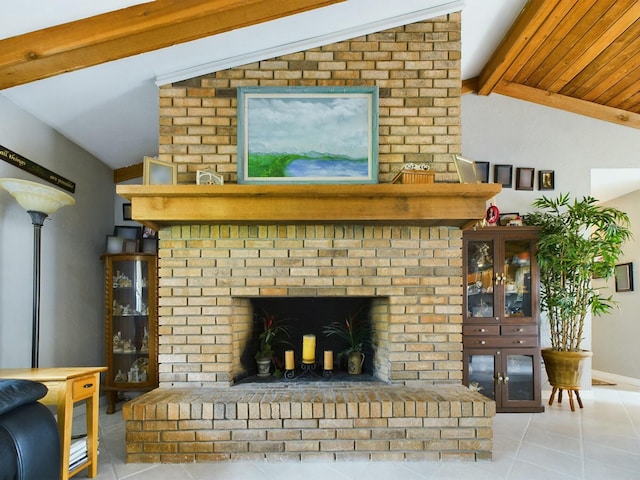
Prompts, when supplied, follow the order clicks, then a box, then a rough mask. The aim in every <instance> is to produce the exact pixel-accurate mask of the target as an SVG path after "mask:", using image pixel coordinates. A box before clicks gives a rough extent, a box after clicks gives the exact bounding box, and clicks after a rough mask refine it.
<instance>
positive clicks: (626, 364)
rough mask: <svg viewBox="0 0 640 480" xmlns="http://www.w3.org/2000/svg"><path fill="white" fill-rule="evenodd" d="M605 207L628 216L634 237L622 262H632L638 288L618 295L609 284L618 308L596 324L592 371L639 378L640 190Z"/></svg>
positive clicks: (612, 282)
mask: <svg viewBox="0 0 640 480" xmlns="http://www.w3.org/2000/svg"><path fill="white" fill-rule="evenodd" d="M605 205H606V206H607V207H613V208H617V209H619V210H622V211H623V212H626V213H627V215H629V219H630V221H631V228H632V230H633V235H634V238H633V239H632V240H631V241H629V242H627V243H626V244H625V246H624V257H623V258H621V259H620V261H619V263H627V262H633V278H634V284H635V285H634V291H632V292H616V291H615V283H614V280H613V279H610V280H609V281H608V282H607V287H608V288H609V290H610V291H611V292H613V299H614V300H615V301H616V302H617V304H618V308H615V309H614V310H613V311H612V312H611V314H610V315H607V316H606V317H601V318H598V319H596V320H595V321H594V322H593V351H594V357H593V368H594V369H596V370H599V371H602V372H608V373H615V374H616V375H622V376H624V377H631V378H637V379H640V367H639V366H640V349H639V348H638V340H639V339H640V319H639V318H638V312H639V311H640V277H639V276H638V275H639V270H638V265H640V263H639V262H640V191H635V192H632V193H629V194H627V195H624V196H622V197H618V198H616V199H614V200H611V201H609V202H606V203H605ZM602 281H603V282H604V280H602Z"/></svg>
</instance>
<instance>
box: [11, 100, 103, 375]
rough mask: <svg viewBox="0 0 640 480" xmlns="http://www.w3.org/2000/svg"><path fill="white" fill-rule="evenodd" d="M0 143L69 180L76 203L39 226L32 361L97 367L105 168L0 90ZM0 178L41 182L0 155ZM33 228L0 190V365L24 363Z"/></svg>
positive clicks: (28, 347)
mask: <svg viewBox="0 0 640 480" xmlns="http://www.w3.org/2000/svg"><path fill="white" fill-rule="evenodd" d="M0 145H2V146H4V147H6V148H9V149H10V150H13V151H14V152H16V153H19V154H20V155H22V156H24V157H26V158H28V159H30V160H32V161H34V162H35V163H37V164H39V165H41V166H43V167H45V168H48V169H49V170H52V171H54V172H55V173H58V174H59V175H62V176H63V177H65V178H67V179H69V180H71V181H73V182H75V183H76V191H75V193H74V194H73V197H74V198H75V200H76V204H75V205H73V206H66V207H63V208H61V209H60V210H58V211H57V212H56V213H54V214H53V215H51V217H50V218H49V219H47V220H46V221H45V224H44V227H43V229H42V262H41V270H42V280H41V281H42V291H41V332H40V366H41V367H48V366H88V365H103V364H104V327H103V325H104V281H103V276H104V273H103V265H102V262H101V260H100V255H101V254H102V253H103V250H104V245H105V236H106V235H107V234H110V233H112V231H113V219H114V191H115V188H114V185H113V172H112V171H111V169H109V168H108V167H107V166H106V165H104V164H103V163H101V162H100V161H98V160H97V159H96V158H95V157H93V156H92V155H90V154H89V153H87V152H86V151H84V150H82V149H81V148H80V147H78V146H77V145H75V144H73V143H72V142H70V141H69V140H68V139H66V138H64V137H63V136H61V135H60V134H58V133H57V132H55V131H54V130H52V129H51V128H49V127H47V126H46V125H44V124H43V123H41V122H40V121H38V120H37V119H35V118H34V117H32V116H30V115H29V114H27V113H25V112H24V111H23V110H21V109H19V108H18V107H16V106H15V105H14V104H12V103H11V102H10V101H8V100H7V99H6V97H4V96H2V95H0ZM0 177H14V178H21V179H24V180H31V181H35V182H40V183H43V184H47V185H50V184H48V183H47V182H45V181H44V180H41V179H39V178H37V177H35V176H34V175H31V174H29V173H27V172H25V171H23V170H20V169H18V168H17V167H15V166H13V165H11V164H9V163H7V162H5V161H4V160H0ZM32 258H33V227H32V225H31V220H30V218H29V215H28V214H27V213H26V212H25V211H24V210H23V209H22V207H20V206H19V205H18V203H17V202H16V201H15V199H14V198H13V197H12V196H11V195H9V194H8V193H7V192H6V191H4V190H0V368H10V367H29V366H30V365H31V324H32V322H31V320H32V268H33V261H32Z"/></svg>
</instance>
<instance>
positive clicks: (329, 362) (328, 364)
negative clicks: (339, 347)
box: [324, 350, 333, 370]
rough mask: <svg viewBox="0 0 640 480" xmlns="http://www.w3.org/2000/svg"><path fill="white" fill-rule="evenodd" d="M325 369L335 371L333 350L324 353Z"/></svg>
mask: <svg viewBox="0 0 640 480" xmlns="http://www.w3.org/2000/svg"><path fill="white" fill-rule="evenodd" d="M324 369H325V370H333V350H325V351H324Z"/></svg>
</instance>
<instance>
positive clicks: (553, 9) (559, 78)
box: [465, 0, 640, 128]
mask: <svg viewBox="0 0 640 480" xmlns="http://www.w3.org/2000/svg"><path fill="white" fill-rule="evenodd" d="M465 86H466V90H467V91H474V92H477V93H479V94H481V95H489V94H491V93H500V94H503V95H508V96H511V97H515V98H519V99H522V100H527V101H530V102H535V103H539V104H542V105H547V106H550V107H554V108H560V109H564V110H568V111H571V112H574V113H579V114H582V115H587V116H590V117H594V118H598V119H601V120H605V121H609V122H614V123H619V124H621V125H627V126H630V127H634V128H640V2H638V1H637V0H615V1H613V0H611V1H604V0H599V1H594V2H585V1H580V0H535V1H534V0H531V1H530V2H529V3H528V4H527V5H526V6H525V8H524V10H523V12H522V14H521V15H520V16H519V17H518V18H517V19H516V21H515V22H514V23H513V26H512V27H511V29H510V30H509V32H508V33H507V35H506V36H505V37H504V39H503V40H502V42H501V43H500V45H499V46H498V48H497V49H496V50H495V52H494V53H493V55H492V57H491V59H490V60H489V61H488V62H487V64H486V65H485V67H484V68H483V69H482V72H481V74H480V75H479V76H478V77H476V78H474V79H471V80H469V81H467V82H465Z"/></svg>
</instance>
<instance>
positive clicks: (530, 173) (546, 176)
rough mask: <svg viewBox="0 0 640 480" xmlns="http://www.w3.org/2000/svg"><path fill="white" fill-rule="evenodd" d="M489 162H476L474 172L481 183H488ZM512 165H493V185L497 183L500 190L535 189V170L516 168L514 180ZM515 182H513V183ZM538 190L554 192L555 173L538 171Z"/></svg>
mask: <svg viewBox="0 0 640 480" xmlns="http://www.w3.org/2000/svg"><path fill="white" fill-rule="evenodd" d="M489 169H490V168H489V162H476V170H477V172H478V177H479V179H480V182H481V183H489ZM513 170H514V167H513V165H504V164H495V165H494V166H493V183H499V184H501V185H502V188H514V187H515V189H516V190H529V191H532V190H534V188H535V179H536V175H535V173H536V170H535V169H534V168H528V167H516V168H515V179H514V174H513ZM514 180H515V182H514ZM537 187H538V190H555V172H554V171H553V170H538V185H537Z"/></svg>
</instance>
